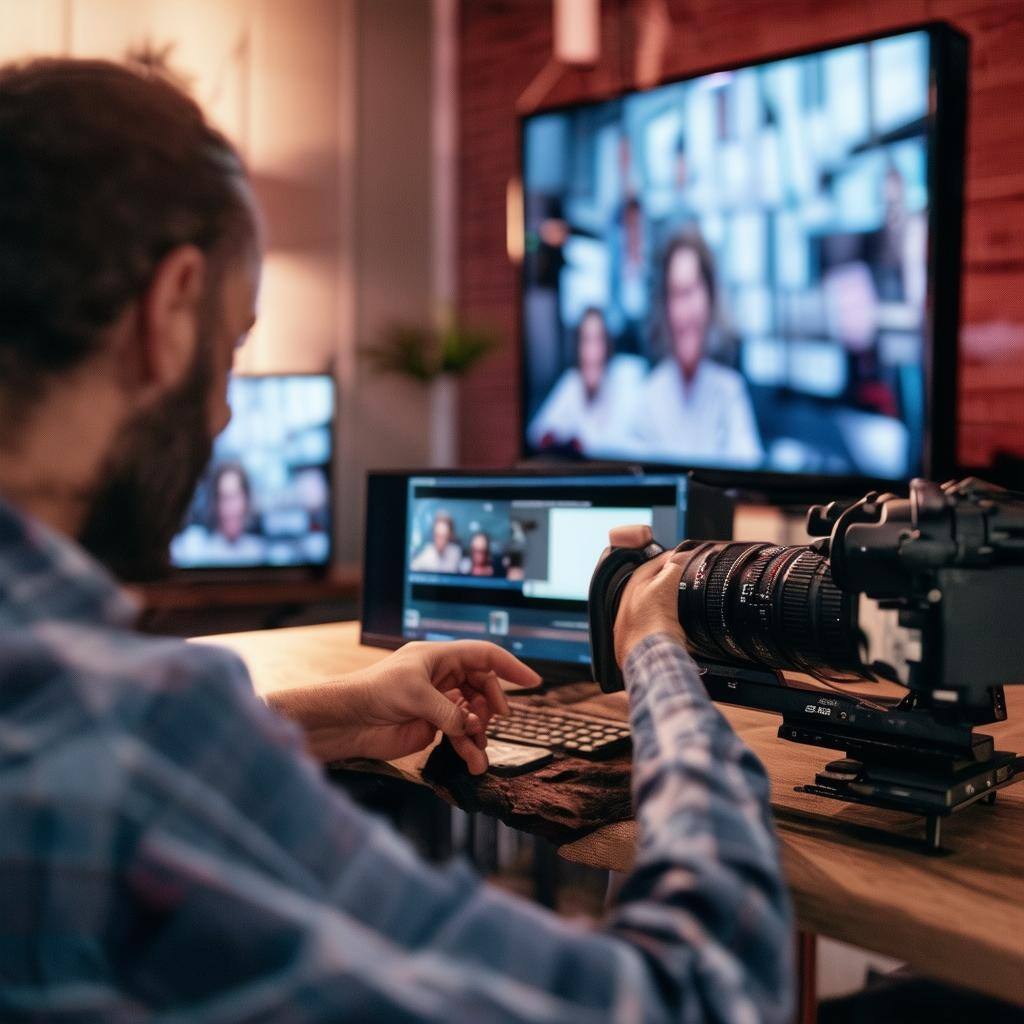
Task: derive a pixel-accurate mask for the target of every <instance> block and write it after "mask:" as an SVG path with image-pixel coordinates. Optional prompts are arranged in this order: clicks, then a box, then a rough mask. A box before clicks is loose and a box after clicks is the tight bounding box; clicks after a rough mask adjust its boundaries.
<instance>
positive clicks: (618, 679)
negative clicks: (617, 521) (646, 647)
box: [587, 543, 665, 693]
mask: <svg viewBox="0 0 1024 1024" xmlns="http://www.w3.org/2000/svg"><path fill="white" fill-rule="evenodd" d="M664 551H665V549H664V548H663V547H662V546H661V545H660V544H656V543H651V544H648V545H647V547H645V548H606V549H605V552H604V554H603V555H602V556H601V561H600V562H598V563H597V568H596V569H595V570H594V575H593V576H592V577H591V580H590V594H589V600H588V602H587V613H588V616H589V619H590V658H591V668H592V670H593V673H594V679H595V680H596V681H597V682H598V684H599V685H600V687H601V689H602V690H603V691H604V692H605V693H614V692H615V691H616V690H622V689H625V685H626V684H625V681H624V680H623V678H622V672H621V671H620V670H619V663H618V662H617V661H616V660H615V640H614V626H615V616H616V615H618V613H619V605H620V604H621V603H622V594H623V591H624V590H625V589H626V584H627V583H628V582H629V578H630V577H631V576H632V575H633V573H634V572H636V570H637V569H638V568H639V567H640V566H641V565H643V564H644V562H649V561H650V560H651V559H652V558H657V557H658V555H660V554H663V553H664Z"/></svg>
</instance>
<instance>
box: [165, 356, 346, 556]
mask: <svg viewBox="0 0 1024 1024" xmlns="http://www.w3.org/2000/svg"><path fill="white" fill-rule="evenodd" d="M334 401H335V387H334V380H333V378H332V377H330V376H328V375H320V374H294V375H268V376H243V375H235V376H233V377H232V378H231V380H230V382H229V384H228V404H229V405H230V407H231V421H230V423H229V424H228V426H227V427H226V428H225V429H224V431H223V432H222V433H221V434H220V435H219V436H218V437H217V439H216V441H215V442H214V450H213V457H212V459H211V460H210V465H209V467H208V468H207V470H206V472H205V473H204V474H203V477H202V479H201V480H200V482H199V486H198V487H197V489H196V494H195V497H194V498H193V499H192V504H191V505H190V507H189V510H188V512H187V513H186V516H185V522H184V524H183V526H182V529H181V532H180V533H179V534H178V535H177V536H176V537H175V538H174V540H173V541H172V543H171V562H172V564H173V565H174V566H175V567H177V568H179V569H238V568H246V569H251V568H264V567H265V568H278V567H300V566H309V567H313V566H322V565H326V564H327V562H328V561H329V559H330V554H331V498H330V474H331V455H332V451H333V423H334Z"/></svg>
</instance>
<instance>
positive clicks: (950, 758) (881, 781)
mask: <svg viewBox="0 0 1024 1024" xmlns="http://www.w3.org/2000/svg"><path fill="white" fill-rule="evenodd" d="M698 669H699V671H700V673H701V677H702V680H703V683H704V686H705V689H706V690H707V691H708V694H709V696H710V697H711V698H712V700H715V701H717V702H719V703H722V704H733V705H736V706H739V707H745V708H753V709H756V710H759V711H769V712H774V713H777V714H781V716H782V724H781V725H780V726H779V732H778V735H779V738H780V739H784V740H788V741H790V742H792V743H804V744H807V745H809V746H813V747H827V748H829V749H833V750H841V751H843V752H844V753H845V754H846V757H845V758H842V759H839V760H835V761H831V762H829V763H828V764H827V765H825V766H824V767H823V768H822V770H821V771H819V772H818V773H817V775H816V777H815V779H814V782H813V783H810V782H809V783H807V784H805V785H802V786H797V787H796V789H797V792H801V793H809V794H813V795H815V796H821V797H827V798H829V799H833V800H841V801H844V802H847V803H857V804H866V805H868V806H872V807H879V808H884V809H886V810H892V811H905V812H908V813H911V814H919V815H922V816H923V817H924V819H925V842H926V844H927V846H928V847H929V848H931V849H935V850H937V849H939V847H940V844H941V840H942V821H943V819H944V818H945V817H947V816H948V815H950V814H953V813H954V812H955V811H960V810H962V809H964V808H965V807H968V806H970V805H971V804H973V803H977V802H978V801H985V802H986V803H990V804H991V803H994V802H995V798H996V793H997V792H998V790H1000V789H1002V788H1004V787H1005V786H1009V785H1011V784H1013V783H1014V782H1018V781H1021V780H1022V779H1024V758H1022V757H1020V756H1018V755H1017V754H1013V753H1009V752H1007V751H1002V750H996V749H995V743H994V742H993V739H992V737H991V736H988V735H984V734H981V733H976V732H975V731H974V730H973V727H972V726H970V725H966V724H960V723H953V722H943V721H941V720H940V719H939V718H937V716H936V715H935V713H934V712H933V711H932V710H931V709H929V708H926V707H922V706H920V705H919V704H918V703H917V700H916V697H915V695H914V694H913V693H911V694H909V695H908V696H906V697H904V698H903V699H902V700H896V699H893V698H885V697H874V696H872V697H871V698H870V699H868V698H864V697H862V696H859V695H854V694H853V693H849V694H847V693H840V692H836V691H834V690H822V689H821V688H818V687H814V686H811V685H803V684H799V683H795V682H793V681H791V680H787V679H785V678H784V677H782V676H781V675H777V674H776V673H774V672H770V671H767V670H762V669H756V668H745V667H734V666H731V665H719V664H714V663H706V662H705V663H701V662H698ZM991 696H992V719H993V720H994V721H998V720H1002V719H1004V718H1005V717H1006V708H1005V702H1004V697H1003V691H1002V688H1001V687H999V688H994V689H993V690H992V691H991Z"/></svg>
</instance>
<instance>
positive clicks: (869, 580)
mask: <svg viewBox="0 0 1024 1024" xmlns="http://www.w3.org/2000/svg"><path fill="white" fill-rule="evenodd" d="M807 528H808V532H809V533H810V534H811V536H813V537H818V538H820V539H819V540H816V541H814V542H813V543H812V544H810V545H808V546H804V547H783V546H778V545H772V544H756V543H755V544H750V543H740V542H729V541H706V542H704V541H684V542H683V543H682V544H681V545H679V547H678V548H677V549H676V550H677V551H684V552H688V553H689V558H688V560H687V561H686V562H685V565H684V568H683V573H682V578H681V580H680V583H679V598H678V610H679V621H680V624H681V625H682V627H683V629H684V631H685V633H686V637H687V642H688V644H689V647H690V650H691V652H692V653H693V655H694V657H695V658H696V659H697V662H698V665H699V666H700V669H701V672H702V676H703V680H704V683H705V686H706V688H707V690H708V693H709V694H710V696H711V697H712V698H713V699H714V700H718V701H721V702H723V703H728V704H738V705H741V706H743V707H750V708H757V709H761V710H766V711H775V712H779V713H781V714H782V718H783V722H782V725H781V727H780V728H779V736H780V737H782V738H783V739H787V740H792V741H794V742H797V743H807V744H811V745H813V746H819V747H832V748H835V749H838V750H843V751H845V752H846V755H847V756H846V758H845V759H843V760H839V761H834V762H832V763H831V764H829V765H828V766H827V767H826V768H825V769H824V770H823V771H821V772H819V773H818V775H817V778H816V780H815V783H814V784H813V785H807V786H802V787H799V788H800V789H801V791H804V792H810V793H815V794H818V795H820V796H825V797H832V798H835V799H839V800H846V801H852V802H857V803H864V804H871V805H874V806H879V807H886V808H892V809H895V810H905V811H912V812H915V813H918V814H923V815H925V816H926V819H927V836H928V842H929V844H930V845H931V846H933V847H938V845H939V842H940V822H941V819H942V817H943V816H945V815H948V814H950V813H952V812H953V811H955V810H959V809H960V808H962V807H965V806H967V805H968V804H971V803H973V802H975V801H976V800H980V799H987V800H988V801H989V802H991V801H994V799H995V794H996V791H997V790H998V789H1000V788H1002V787H1003V786H1006V785H1008V784H1010V783H1011V782H1014V781H1016V780H1017V779H1018V777H1024V775H1019V773H1020V772H1021V771H1022V769H1024V758H1020V757H1018V756H1017V755H1016V754H1011V753H1007V752H1005V751H998V750H996V749H995V745H994V743H993V740H992V737H990V736H984V735H977V734H975V733H974V731H973V728H974V726H975V725H983V724H986V723H991V722H997V721H1001V720H1003V719H1005V718H1006V704H1005V701H1004V696H1003V685H1004V684H1007V683H1015V682H1024V621H1022V598H1024V494H1017V493H1013V492H1010V491H1005V490H1003V489H1001V488H998V487H995V486H993V485H990V484H986V483H984V482H982V481H980V480H976V479H973V478H971V479H966V480H962V481H959V482H956V483H948V484H945V485H943V486H941V487H940V486H939V485H937V484H934V483H930V482H928V481H926V480H914V481H913V482H912V483H911V485H910V497H909V498H899V497H897V496H895V495H893V494H876V493H871V494H868V495H866V496H865V497H864V498H863V499H861V500H860V501H857V502H855V503H852V504H848V503H847V504H842V503H839V502H833V503H832V504H831V505H828V506H815V507H813V508H811V509H810V511H809V513H808V517H807ZM663 550H664V549H663V548H661V547H660V546H659V545H657V544H652V545H650V546H649V547H647V548H646V549H645V550H643V551H638V550H634V549H623V548H612V549H609V550H608V551H607V552H606V553H605V555H604V557H603V559H602V561H601V563H600V564H599V565H598V567H597V569H596V571H595V573H594V577H593V580H592V581H591V587H590V636H591V652H592V656H593V667H594V677H595V679H597V680H598V682H599V683H600V684H601V688H602V689H604V690H605V691H611V690H616V689H621V688H622V685H623V683H622V676H621V674H620V672H619V669H618V666H617V664H616V661H615V654H614V645H613V641H612V627H613V625H614V622H615V615H616V612H617V611H618V607H619V601H620V599H621V595H622V591H623V588H624V586H625V584H626V582H627V581H628V580H629V578H630V576H631V575H632V574H633V572H634V570H635V569H636V568H637V567H638V566H639V565H641V564H643V563H644V562H646V561H649V560H650V559H652V558H655V557H657V556H658V555H659V554H661V553H662V551H663ZM880 616H881V617H883V618H884V617H887V616H888V617H891V619H892V620H893V621H892V622H891V623H889V625H891V626H893V627H895V628H892V629H888V630H885V629H882V630H880V629H879V628H878V626H879V622H880ZM869 619H870V621H871V624H872V626H873V627H874V628H873V629H871V630H870V631H868V630H865V629H862V625H864V624H865V623H866V622H868V621H869ZM897 624H898V625H897ZM869 632H870V634H871V635H872V637H871V638H870V639H869V635H868V634H869ZM879 635H883V636H887V637H888V638H889V640H890V641H891V642H890V643H889V644H888V648H889V649H888V650H880V649H879V647H880V645H879V643H878V636H879ZM881 646H883V647H884V645H881ZM784 670H787V671H790V672H794V671H796V672H802V673H805V674H808V675H811V676H813V677H815V678H816V679H817V680H818V681H819V684H821V683H825V684H827V686H826V687H822V686H821V685H818V686H814V685H813V684H808V683H803V684H801V683H800V682H799V681H794V680H792V679H786V678H784V677H783V675H782V672H783V671H784ZM879 678H883V679H888V680H890V681H894V682H899V683H900V684H901V685H903V686H904V687H905V688H906V690H907V693H906V695H905V696H904V697H902V698H895V697H893V698H883V697H871V698H867V697H864V696H862V695H853V694H851V693H849V692H845V693H844V692H837V691H839V690H840V688H841V687H843V685H844V684H848V683H850V682H856V681H858V680H863V679H879Z"/></svg>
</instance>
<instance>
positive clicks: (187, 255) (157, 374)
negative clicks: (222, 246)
mask: <svg viewBox="0 0 1024 1024" xmlns="http://www.w3.org/2000/svg"><path fill="white" fill-rule="evenodd" d="M205 275H206V257H205V256H204V255H203V252H202V250H201V249H199V248H197V247H196V246H194V245H179V246H178V247H177V248H175V249H172V250H171V251H170V252H169V253H168V254H167V255H166V256H164V258H163V259H162V260H161V261H160V262H159V264H157V268H156V271H155V273H154V274H153V278H152V280H151V281H150V283H149V287H148V288H147V289H146V291H145V292H144V293H143V295H142V298H141V301H140V303H139V343H140V351H139V370H140V378H141V379H140V383H141V384H142V387H143V390H144V391H147V392H153V393H155V394H162V393H164V392H165V391H168V390H170V389H171V388H173V387H175V386H176V385H177V384H179V383H181V381H183V380H184V379H185V375H186V374H187V372H188V370H189V368H190V367H191V366H192V362H193V360H194V359H195V355H196V346H197V344H198V339H199V326H200V316H201V312H202V311H201V304H202V300H203V282H204V279H205Z"/></svg>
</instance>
